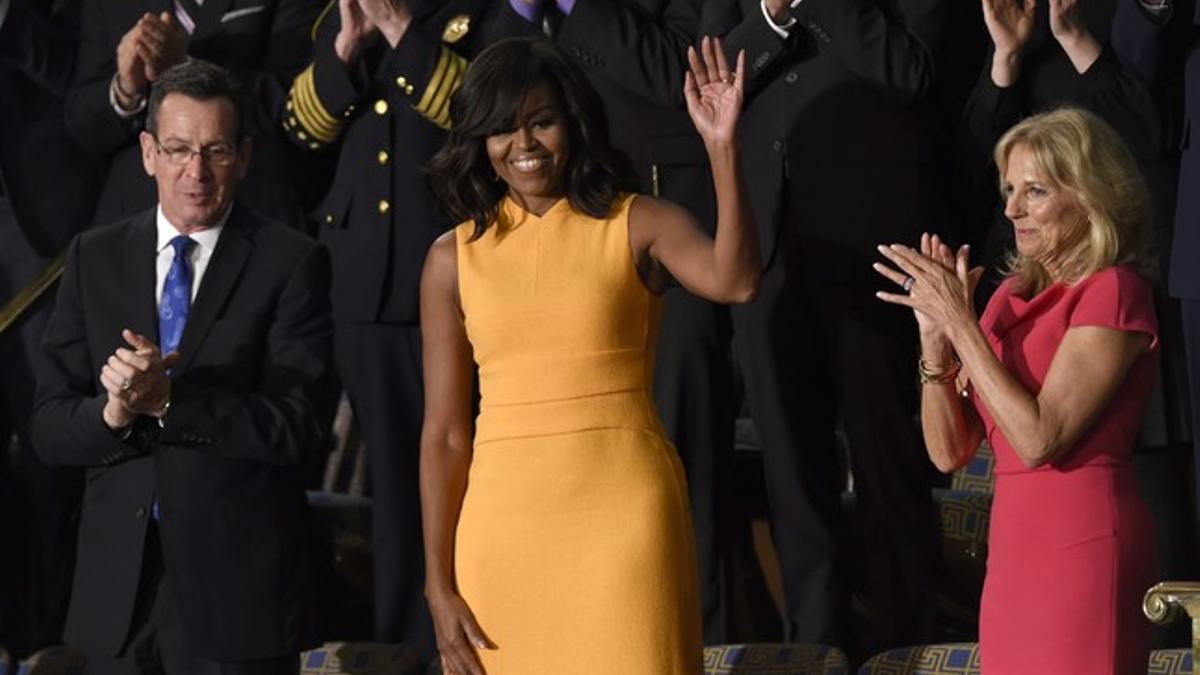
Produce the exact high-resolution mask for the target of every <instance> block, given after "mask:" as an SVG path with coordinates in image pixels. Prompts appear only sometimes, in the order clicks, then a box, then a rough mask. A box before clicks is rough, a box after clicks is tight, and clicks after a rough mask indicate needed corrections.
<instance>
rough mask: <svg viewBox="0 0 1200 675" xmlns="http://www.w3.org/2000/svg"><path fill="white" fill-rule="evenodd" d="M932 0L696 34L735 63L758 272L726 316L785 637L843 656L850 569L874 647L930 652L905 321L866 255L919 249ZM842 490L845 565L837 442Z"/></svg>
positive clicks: (730, 2)
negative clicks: (741, 89)
mask: <svg viewBox="0 0 1200 675" xmlns="http://www.w3.org/2000/svg"><path fill="white" fill-rule="evenodd" d="M941 4H942V3H941V0H794V1H791V2H789V1H788V0H764V1H762V2H760V1H759V0H717V1H714V2H710V3H708V4H707V5H706V7H705V11H706V14H705V18H704V23H703V32H704V33H706V34H720V35H723V36H724V39H725V47H726V49H727V51H728V52H729V54H730V57H731V58H732V57H733V56H734V55H736V54H737V52H738V51H739V50H742V49H744V50H745V51H746V75H747V83H746V88H747V92H748V103H747V106H746V110H745V112H744V113H743V121H742V128H741V134H742V135H741V138H742V148H743V153H744V157H745V160H744V161H745V164H744V166H745V170H746V175H747V178H748V180H747V183H748V186H749V192H750V198H751V203H752V205H753V208H754V215H755V218H756V219H757V221H758V225H759V238H760V242H761V246H762V251H763V256H764V257H763V264H764V265H765V273H764V276H763V283H762V289H761V291H760V293H759V296H758V299H757V301H756V302H754V303H753V304H751V305H747V306H744V307H736V308H734V310H733V317H734V331H735V334H736V341H735V348H736V349H737V353H738V358H739V361H740V362H741V364H742V366H743V369H744V371H745V375H746V385H747V395H748V397H749V403H750V410H751V413H752V414H753V417H754V421H755V424H756V426H757V428H758V431H759V438H760V441H761V445H762V449H763V454H764V457H763V459H764V464H765V469H766V479H767V488H768V497H769V499H770V503H771V518H772V535H773V537H774V540H775V544H776V547H777V549H778V551H779V555H780V561H781V565H782V571H783V580H784V593H785V599H786V603H787V608H786V611H787V616H786V619H787V623H788V635H787V637H788V638H789V639H792V640H795V641H800V642H833V643H837V642H838V641H839V635H838V634H839V624H840V623H841V621H840V619H841V617H840V613H841V609H842V607H843V606H844V605H845V603H844V595H843V584H844V582H845V581H846V580H845V579H843V578H842V576H843V574H844V570H845V569H846V568H847V565H848V564H849V563H850V562H852V561H855V562H860V563H861V565H862V566H863V570H862V572H861V574H862V578H863V582H864V584H865V587H866V592H867V596H866V599H867V601H868V603H869V605H870V611H871V618H872V627H871V628H872V634H871V635H870V636H869V638H868V640H869V642H870V643H871V644H872V645H873V646H879V647H883V646H894V645H897V644H912V643H916V642H923V641H928V640H929V639H930V638H931V637H932V635H931V633H930V632H929V631H930V629H931V628H932V620H933V611H934V605H933V594H934V593H933V591H934V583H933V582H934V579H935V575H936V570H937V560H938V538H937V530H936V527H937V521H936V516H935V513H934V510H933V507H932V503H931V496H930V487H931V480H932V476H933V469H932V466H931V465H930V463H929V461H928V459H927V458H926V455H925V449H924V445H923V443H922V442H921V438H920V435H919V431H918V429H917V427H916V425H915V423H914V419H913V416H914V413H915V410H916V397H915V394H916V387H915V382H916V376H915V372H914V371H915V367H916V351H915V340H914V338H915V332H914V331H913V330H912V317H911V315H909V314H906V313H905V312H897V311H895V310H894V308H890V307H887V306H884V305H883V304H882V303H879V302H878V301H877V300H876V299H875V298H874V291H875V289H876V287H877V282H876V279H874V278H873V277H872V275H873V274H874V272H873V271H872V270H871V263H872V262H873V261H874V260H876V259H877V258H878V254H877V253H876V251H875V247H876V245H878V244H881V243H892V242H905V243H909V244H913V243H915V242H916V241H917V239H918V237H919V235H920V233H921V231H922V228H925V227H928V226H929V225H928V223H929V220H928V219H927V214H928V210H927V207H928V204H929V203H930V202H931V201H933V199H931V198H930V196H929V195H923V194H922V188H923V186H922V184H921V180H922V177H923V176H925V175H927V169H928V167H926V166H925V165H924V163H923V155H925V154H926V153H924V152H923V150H924V142H923V138H922V121H923V109H922V106H921V102H922V101H923V100H924V99H925V98H926V97H927V96H928V94H929V92H930V90H931V88H932V86H933V74H934V64H933V54H934V53H935V52H936V44H937V41H938V40H939V39H940V34H941V32H942V27H941V23H942V17H941V7H940V5H941ZM839 420H840V422H841V427H842V429H843V430H844V432H845V439H846V442H847V446H848V450H849V460H850V465H851V468H852V471H853V475H854V492H855V497H856V499H855V511H854V515H855V523H856V528H855V532H857V533H858V534H859V535H860V536H861V537H862V539H863V542H862V543H863V545H862V546H861V548H859V550H858V553H859V555H858V556H857V557H851V556H847V555H845V549H844V547H843V546H842V542H839V537H840V536H842V535H841V533H842V532H843V530H844V528H843V526H842V524H841V520H840V512H841V503H840V488H841V486H842V485H843V484H844V482H845V481H844V474H842V473H841V471H840V469H839V461H838V450H837V443H836V441H835V436H834V428H835V425H836V423H837V422H838V421H839Z"/></svg>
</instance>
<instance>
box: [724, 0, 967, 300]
mask: <svg viewBox="0 0 1200 675" xmlns="http://www.w3.org/2000/svg"><path fill="white" fill-rule="evenodd" d="M943 4H944V3H943V2H942V0H804V2H802V3H800V5H799V6H797V7H796V8H795V9H793V10H792V12H793V15H794V16H795V18H796V19H797V24H796V25H795V26H794V27H793V28H792V29H791V31H790V36H789V38H788V39H787V40H784V39H782V38H781V37H780V36H779V35H777V34H776V33H775V32H773V31H772V30H771V28H770V26H768V25H767V22H766V20H765V19H764V17H763V15H762V12H761V9H760V6H759V2H758V0H715V1H713V2H710V3H709V4H707V5H706V6H705V15H704V19H703V24H702V32H704V33H705V34H718V35H723V36H724V39H725V48H726V51H727V53H728V54H729V56H730V58H731V59H732V58H735V57H736V55H737V52H738V50H739V49H745V50H746V75H747V90H748V100H747V103H746V107H745V111H744V112H743V114H742V126H741V132H740V133H741V139H742V149H743V156H744V158H745V159H744V166H745V171H746V175H747V179H748V180H747V182H748V184H749V193H750V199H751V204H752V205H753V207H754V215H755V218H756V219H757V221H758V227H759V238H760V239H759V240H760V243H761V247H762V252H763V256H764V262H769V261H770V259H771V256H772V255H773V254H774V252H775V250H776V244H777V242H778V240H779V239H780V236H779V235H780V232H781V228H787V229H788V230H790V232H789V237H796V238H797V239H793V241H797V242H799V243H800V247H799V250H802V251H803V253H804V256H805V259H804V262H803V265H802V268H803V269H805V271H806V273H808V274H809V275H810V276H812V277H814V278H816V279H820V280H822V281H838V282H846V281H851V280H853V281H855V282H858V283H870V284H874V283H876V279H877V277H876V275H875V274H874V272H872V271H871V269H870V262H871V261H873V260H875V259H876V258H877V257H878V254H877V253H876V252H875V248H874V247H875V246H876V245H877V244H879V243H882V242H892V241H903V242H913V241H916V239H917V237H918V236H919V233H920V232H921V230H922V228H923V227H928V222H929V221H928V217H927V214H928V208H929V207H928V202H929V201H930V195H928V194H924V193H923V186H922V184H921V180H922V177H923V176H925V175H928V172H929V166H928V164H929V159H928V155H929V153H928V148H927V146H926V145H925V142H926V141H925V139H924V138H923V126H922V125H923V115H924V114H925V108H924V107H923V101H924V100H925V99H926V98H927V97H928V95H929V93H930V91H931V88H932V87H933V84H934V71H935V68H934V54H935V52H936V47H937V44H938V42H939V41H940V40H941V38H942V33H943V7H942V5H943Z"/></svg>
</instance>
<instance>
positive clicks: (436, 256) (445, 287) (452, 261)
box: [421, 230, 458, 294]
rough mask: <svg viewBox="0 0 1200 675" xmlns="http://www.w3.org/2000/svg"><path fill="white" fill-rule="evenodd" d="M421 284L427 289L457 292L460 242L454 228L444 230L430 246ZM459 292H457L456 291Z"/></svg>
mask: <svg viewBox="0 0 1200 675" xmlns="http://www.w3.org/2000/svg"><path fill="white" fill-rule="evenodd" d="M421 285H422V287H424V289H425V290H426V291H433V290H437V291H439V292H446V291H450V292H455V293H456V288H457V286H458V242H457V241H456V240H455V233H454V230H449V231H447V232H443V233H442V235H441V236H439V237H438V238H437V239H435V240H434V242H433V244H432V245H431V246H430V247H429V253H427V254H426V256H425V268H424V271H423V272H422V274H421ZM456 294H457V293H456Z"/></svg>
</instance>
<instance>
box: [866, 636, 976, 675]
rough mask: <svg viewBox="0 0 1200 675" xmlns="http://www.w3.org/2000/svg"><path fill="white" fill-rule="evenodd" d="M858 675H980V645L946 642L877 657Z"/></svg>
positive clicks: (905, 649) (877, 655) (867, 663)
mask: <svg viewBox="0 0 1200 675" xmlns="http://www.w3.org/2000/svg"><path fill="white" fill-rule="evenodd" d="M858 675H979V644H978V643H975V642H947V643H945V644H939V645H918V646H916V647H902V648H900V649H893V650H891V651H886V652H883V653H882V654H876V655H875V656H872V657H871V658H870V659H867V662H866V663H864V664H863V666H862V668H860V669H859V671H858Z"/></svg>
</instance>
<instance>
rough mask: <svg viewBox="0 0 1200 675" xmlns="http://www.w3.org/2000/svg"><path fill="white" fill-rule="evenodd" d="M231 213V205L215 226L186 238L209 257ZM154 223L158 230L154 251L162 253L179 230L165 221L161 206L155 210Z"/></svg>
mask: <svg viewBox="0 0 1200 675" xmlns="http://www.w3.org/2000/svg"><path fill="white" fill-rule="evenodd" d="M232 211H233V205H232V204H231V205H230V206H229V208H227V209H225V215H223V216H221V218H220V219H219V220H217V223H216V225H213V226H212V227H210V228H208V229H207V230H200V231H199V232H193V233H191V234H189V235H188V236H189V237H191V238H192V239H193V240H194V241H195V242H196V244H198V245H199V246H200V247H202V248H204V249H205V250H206V251H207V252H208V253H209V254H210V255H211V254H212V252H213V251H214V250H216V248H217V240H218V239H220V238H221V231H222V230H224V229H225V223H226V222H228V221H229V214H230V212H232ZM154 223H155V227H156V228H157V230H158V246H157V247H155V249H154V250H155V251H158V252H159V253H162V252H163V249H165V248H167V247H168V246H170V245H171V240H172V239H174V238H175V237H176V236H178V235H179V230H176V229H175V226H174V225H172V224H171V221H169V220H167V216H166V215H164V214H163V210H162V204H159V205H158V207H157V208H156V209H155V213H154Z"/></svg>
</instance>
